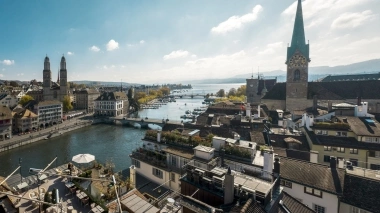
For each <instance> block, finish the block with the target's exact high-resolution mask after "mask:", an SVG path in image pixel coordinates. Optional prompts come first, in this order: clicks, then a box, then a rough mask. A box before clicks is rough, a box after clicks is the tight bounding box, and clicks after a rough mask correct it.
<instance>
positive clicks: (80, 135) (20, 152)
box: [0, 84, 242, 177]
mask: <svg viewBox="0 0 380 213" xmlns="http://www.w3.org/2000/svg"><path fill="white" fill-rule="evenodd" d="M241 85H242V84H207V85H202V84H199V85H193V89H192V90H190V91H189V92H193V93H194V94H198V92H200V91H201V92H204V93H206V94H207V93H216V92H217V91H218V90H219V89H224V90H225V91H228V90H229V89H230V88H236V89H237V88H238V87H240V86H241ZM202 101H203V99H201V98H194V99H177V102H172V103H168V104H167V105H164V106H162V107H160V108H159V109H147V110H143V111H141V112H140V116H141V117H148V118H156V119H163V118H164V119H169V120H178V121H179V120H181V119H180V116H181V115H184V114H185V111H186V110H193V109H194V108H199V107H201V106H204V105H202ZM185 104H186V105H185ZM144 134H145V130H141V129H134V128H129V127H122V126H113V125H103V124H99V125H93V126H88V127H84V128H82V129H79V130H75V131H73V132H69V133H66V134H64V135H62V136H59V137H56V138H51V139H49V140H42V141H39V142H36V143H33V144H29V145H26V146H22V147H19V148H16V149H12V150H9V151H6V152H2V153H0V176H5V177H6V176H8V175H9V174H10V173H11V172H12V171H13V170H14V169H16V168H17V166H18V161H19V158H22V164H21V165H22V175H23V176H27V175H28V170H29V168H44V167H46V166H47V165H48V164H49V163H50V162H51V161H52V160H53V159H54V158H55V157H56V156H57V157H58V161H57V163H58V165H60V164H64V163H67V162H69V161H70V160H71V158H72V156H74V155H76V154H83V153H90V154H93V155H95V158H96V160H98V161H99V162H101V163H105V162H106V161H112V162H113V163H114V164H115V171H120V170H124V169H127V168H128V167H129V166H130V164H131V160H130V158H129V154H130V153H131V151H132V150H134V149H136V148H137V147H140V146H141V138H142V137H143V136H144ZM15 137H17V136H15ZM53 165H55V164H53Z"/></svg>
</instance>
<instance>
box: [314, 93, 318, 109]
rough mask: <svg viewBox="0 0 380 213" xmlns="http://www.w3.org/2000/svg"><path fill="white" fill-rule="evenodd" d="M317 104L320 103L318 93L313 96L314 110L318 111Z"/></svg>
mask: <svg viewBox="0 0 380 213" xmlns="http://www.w3.org/2000/svg"><path fill="white" fill-rule="evenodd" d="M317 105H318V99H317V95H314V96H313V112H316V111H317Z"/></svg>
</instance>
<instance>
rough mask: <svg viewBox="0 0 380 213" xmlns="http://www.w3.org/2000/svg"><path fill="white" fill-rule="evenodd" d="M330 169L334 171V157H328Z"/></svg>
mask: <svg viewBox="0 0 380 213" xmlns="http://www.w3.org/2000/svg"><path fill="white" fill-rule="evenodd" d="M330 168H331V169H336V157H334V156H331V157H330Z"/></svg>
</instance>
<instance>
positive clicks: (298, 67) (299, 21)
mask: <svg viewBox="0 0 380 213" xmlns="http://www.w3.org/2000/svg"><path fill="white" fill-rule="evenodd" d="M309 62H310V57H309V44H306V41H305V29H304V24H303V15H302V3H301V0H298V5H297V13H296V18H295V21H294V29H293V36H292V42H291V44H290V46H289V47H288V50H287V56H286V65H287V78H286V110H294V109H304V108H306V107H307V106H308V101H307V93H308V91H307V87H308V69H309Z"/></svg>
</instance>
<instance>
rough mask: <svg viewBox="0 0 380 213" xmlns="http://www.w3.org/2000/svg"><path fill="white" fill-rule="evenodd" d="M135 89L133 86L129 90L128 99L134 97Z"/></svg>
mask: <svg viewBox="0 0 380 213" xmlns="http://www.w3.org/2000/svg"><path fill="white" fill-rule="evenodd" d="M133 93H134V89H133V88H132V87H131V88H129V90H128V99H129V100H131V99H132V98H134V94H133Z"/></svg>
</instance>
